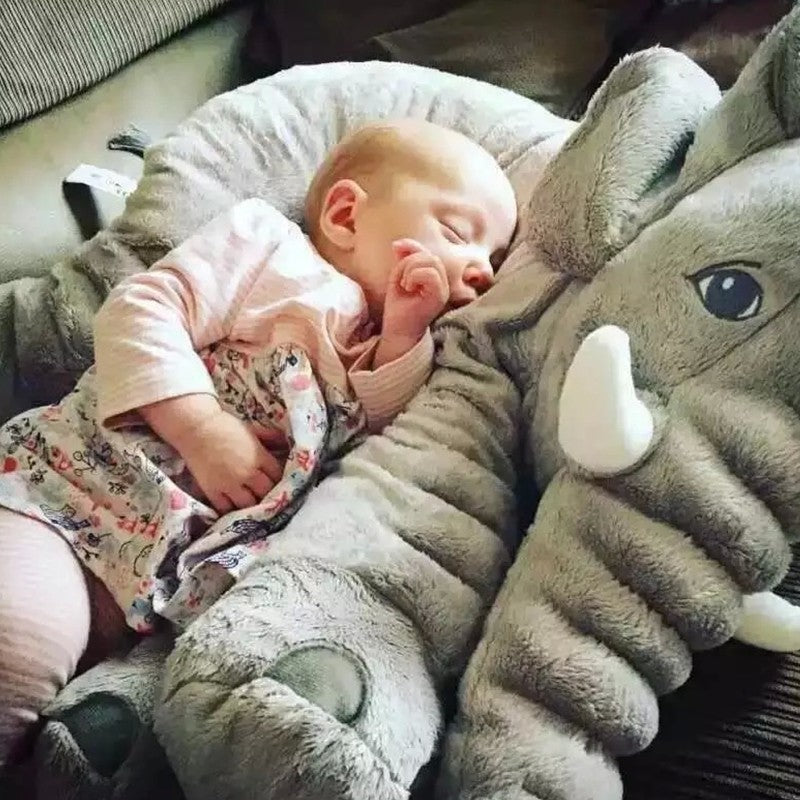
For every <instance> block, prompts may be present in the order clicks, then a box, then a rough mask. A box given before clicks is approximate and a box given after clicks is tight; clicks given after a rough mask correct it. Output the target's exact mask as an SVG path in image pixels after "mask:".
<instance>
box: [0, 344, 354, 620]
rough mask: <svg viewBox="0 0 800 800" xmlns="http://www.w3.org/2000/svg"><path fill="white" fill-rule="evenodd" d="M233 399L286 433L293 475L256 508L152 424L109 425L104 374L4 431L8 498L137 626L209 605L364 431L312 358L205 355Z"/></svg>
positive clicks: (1, 485) (0, 482)
mask: <svg viewBox="0 0 800 800" xmlns="http://www.w3.org/2000/svg"><path fill="white" fill-rule="evenodd" d="M201 356H202V358H203V361H204V363H205V365H206V367H207V369H208V372H209V374H210V375H211V378H212V381H213V383H214V387H215V389H216V391H217V394H218V399H219V402H220V404H221V406H222V407H223V408H224V409H225V410H227V411H229V412H230V413H232V414H235V415H236V416H238V417H239V418H241V419H243V420H246V421H252V422H257V423H260V424H261V425H264V426H266V427H272V428H276V429H279V430H280V431H282V432H283V433H284V434H285V435H286V438H287V440H288V442H289V446H290V452H289V456H288V460H287V462H286V466H285V469H284V473H283V477H282V479H281V480H280V481H279V482H278V483H277V484H276V485H275V487H274V488H273V489H272V491H271V492H270V493H269V494H268V495H267V496H266V497H264V498H263V500H262V502H261V503H260V505H258V506H256V507H255V508H252V509H246V510H243V511H235V512H233V513H230V514H227V515H225V516H223V517H220V516H219V515H218V514H217V513H216V512H215V511H214V510H213V509H212V508H211V507H210V506H208V505H207V504H206V503H205V502H204V501H203V500H202V499H201V493H200V492H199V489H198V488H197V486H196V485H195V484H194V481H193V479H192V477H191V475H190V474H189V472H188V470H187V469H186V466H185V464H184V463H183V461H182V459H181V458H180V456H179V455H178V453H177V452H176V451H175V450H174V449H173V448H171V447H170V446H169V445H168V444H166V443H165V442H163V441H162V440H160V439H158V438H157V437H156V436H155V435H154V434H153V433H152V432H151V431H150V430H149V429H148V428H147V427H146V426H144V425H129V426H127V427H124V428H121V429H117V430H114V429H110V428H107V427H104V426H101V425H100V424H99V423H98V421H97V420H98V414H97V392H96V386H95V371H94V368H92V369H90V370H89V371H88V372H87V373H86V374H85V375H84V376H83V377H82V379H81V380H80V381H79V383H78V385H77V386H76V388H75V390H74V391H73V392H72V393H71V394H69V395H68V396H67V397H66V398H64V400H62V401H61V402H60V403H59V404H57V405H52V406H47V407H44V408H38V409H34V410H32V411H28V412H25V413H23V414H21V415H19V416H17V417H16V418H14V419H12V420H11V421H10V422H8V423H7V424H6V425H5V426H3V427H2V428H0V506H3V507H5V508H8V509H11V510H13V511H16V512H19V513H21V514H24V515H27V516H29V517H32V518H34V519H37V520H40V521H42V522H45V523H47V524H49V525H51V526H52V527H53V528H55V529H56V530H57V531H58V532H59V533H60V534H61V535H62V536H63V537H64V538H65V539H66V540H67V541H68V542H69V543H70V544H71V545H72V547H73V548H74V550H75V553H76V554H77V556H78V558H79V559H80V560H81V561H82V563H83V564H84V565H85V566H86V567H87V568H88V569H89V570H90V571H91V572H92V573H94V574H95V575H96V576H97V577H98V578H99V579H100V580H101V581H102V582H103V583H104V584H105V585H106V586H107V587H108V589H109V591H110V592H111V594H112V595H113V596H114V598H115V599H116V601H117V603H118V604H119V605H120V607H121V608H122V609H123V610H124V611H125V613H126V618H127V621H128V624H129V625H130V626H131V627H132V628H134V629H135V630H137V631H140V632H143V633H146V632H149V631H150V630H152V628H153V626H154V624H155V621H156V615H161V616H164V617H166V618H168V619H169V620H171V621H172V622H174V623H176V624H177V625H180V626H184V625H186V624H188V623H189V622H191V621H192V619H194V618H195V617H196V616H197V615H198V614H199V613H200V612H202V611H203V610H205V609H206V608H208V607H209V606H210V605H211V603H213V602H214V601H215V600H216V599H217V598H218V597H219V596H220V595H221V594H222V593H223V592H224V591H225V590H226V589H227V588H229V587H230V586H231V585H232V584H233V583H234V582H235V581H236V579H237V577H238V576H239V574H240V573H241V571H242V569H243V568H244V567H245V566H246V565H247V564H249V563H251V562H252V561H253V559H255V558H257V557H258V555H259V553H260V552H261V551H262V550H263V549H264V548H265V547H267V546H268V538H267V537H268V536H269V534H270V533H273V532H274V531H276V530H279V529H280V528H281V527H283V526H284V525H285V524H286V523H287V521H288V520H289V519H290V518H291V517H292V515H293V514H294V512H295V510H296V509H297V508H298V506H299V504H300V503H301V502H302V499H303V497H304V495H305V494H306V492H308V490H309V489H310V488H311V487H312V486H313V485H314V481H315V479H316V477H317V475H318V473H319V470H320V467H321V466H322V465H323V464H324V462H325V460H326V459H329V458H331V457H338V456H339V455H341V454H342V452H344V451H345V450H346V449H348V448H350V447H352V446H353V445H354V444H355V443H356V442H357V441H359V440H360V438H361V437H362V435H363V433H364V431H365V428H366V424H365V417H364V413H363V410H362V408H361V406H360V404H359V403H358V402H357V401H356V400H354V399H353V398H352V397H347V396H345V395H344V394H343V393H342V392H341V391H339V390H337V389H336V388H334V387H332V386H325V385H321V384H320V382H319V381H318V379H317V378H316V376H315V374H314V371H313V369H312V365H311V363H310V360H309V358H308V356H307V354H306V353H305V352H304V351H303V350H302V349H300V348H298V347H296V346H293V345H283V346H281V347H278V348H274V349H272V350H271V351H269V352H264V353H263V354H259V355H252V354H249V353H245V352H241V351H237V350H236V349H234V348H232V347H231V346H230V345H215V346H212V347H209V348H207V349H206V350H204V351H203V352H202V353H201Z"/></svg>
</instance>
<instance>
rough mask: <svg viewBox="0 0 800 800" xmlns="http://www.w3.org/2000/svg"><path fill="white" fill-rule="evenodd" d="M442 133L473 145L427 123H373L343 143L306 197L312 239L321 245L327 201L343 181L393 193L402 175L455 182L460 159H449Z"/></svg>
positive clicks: (345, 139)
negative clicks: (354, 182) (445, 153)
mask: <svg viewBox="0 0 800 800" xmlns="http://www.w3.org/2000/svg"><path fill="white" fill-rule="evenodd" d="M442 135H447V136H452V137H457V138H458V139H463V140H464V141H465V142H469V140H468V139H467V138H466V137H462V136H461V134H457V133H455V132H454V131H450V130H447V129H445V128H440V127H439V126H438V125H434V124H433V123H430V122H424V121H423V120H398V121H396V122H380V123H372V124H369V125H365V126H363V127H361V128H358V129H357V130H355V131H354V132H353V133H351V134H349V135H348V136H346V137H345V138H344V139H342V141H341V142H339V144H338V145H336V147H334V148H333V150H331V152H330V153H329V154H328V156H327V157H326V158H325V160H324V161H323V162H322V165H321V166H320V168H319V169H318V170H317V172H316V174H315V175H314V178H313V180H312V181H311V186H310V187H309V190H308V194H307V195H306V203H305V223H306V230H307V231H308V234H309V236H310V237H311V240H312V241H313V242H314V243H315V244H316V243H317V242H318V239H319V235H320V224H319V220H320V215H321V214H322V208H323V204H324V202H325V197H326V196H327V194H328V192H329V191H330V189H331V187H332V186H334V185H335V184H336V182H337V181H340V180H342V179H345V178H349V179H350V180H354V181H357V182H358V183H360V184H361V185H362V187H363V188H364V189H365V191H368V192H370V193H371V194H372V193H376V192H385V191H388V190H389V189H390V188H391V186H392V185H393V183H394V179H396V178H397V177H400V176H403V177H405V178H407V177H416V178H420V179H424V180H426V181H430V182H443V183H452V181H453V176H454V174H457V171H458V165H457V159H455V158H454V159H452V160H448V159H447V158H446V157H444V156H443V152H442V150H443V148H442V146H441V144H442V143H441V136H442ZM435 138H436V140H437V141H436V143H437V144H438V147H437V146H436V144H435V143H434V139H435ZM469 144H470V145H471V146H475V145H472V143H471V142H470V143H469Z"/></svg>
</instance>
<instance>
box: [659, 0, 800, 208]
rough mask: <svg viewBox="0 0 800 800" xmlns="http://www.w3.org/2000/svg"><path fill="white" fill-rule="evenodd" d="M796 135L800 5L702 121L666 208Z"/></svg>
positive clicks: (798, 131)
mask: <svg viewBox="0 0 800 800" xmlns="http://www.w3.org/2000/svg"><path fill="white" fill-rule="evenodd" d="M798 134H800V5H796V6H795V7H794V9H793V10H792V11H790V12H789V13H788V14H787V15H786V16H785V17H784V18H783V19H782V20H781V21H780V22H779V23H778V24H777V25H776V26H775V28H774V29H773V30H772V32H771V33H770V34H769V36H767V37H766V38H765V39H764V41H763V42H762V43H761V45H760V47H759V48H758V50H756V52H755V53H754V54H753V56H752V58H751V59H750V61H748V63H747V64H746V65H745V67H744V69H743V70H742V72H741V74H740V75H739V79H738V80H737V81H736V83H735V84H734V85H733V86H732V87H731V89H730V90H729V91H728V92H726V94H725V96H724V98H723V99H722V101H721V102H720V103H719V104H718V105H717V106H716V107H715V108H714V109H713V110H712V111H711V112H709V113H708V114H706V116H705V118H704V119H703V120H702V122H701V123H700V125H699V126H698V129H697V134H696V136H695V141H694V144H693V145H692V147H691V148H690V150H689V152H688V154H687V156H686V162H685V164H684V168H683V170H682V173H681V177H680V180H679V181H677V182H676V183H675V185H674V186H673V189H672V192H671V197H670V199H669V205H674V203H675V202H677V201H678V200H680V198H681V197H685V196H686V195H688V194H691V192H693V191H694V190H695V189H697V188H699V187H700V186H702V185H703V184H705V183H708V181H710V180H711V179H712V178H713V177H714V176H716V175H719V174H720V173H721V172H723V171H724V170H726V169H729V168H730V167H732V166H733V165H734V164H736V163H738V162H739V161H742V160H743V159H745V158H747V157H748V156H750V155H752V154H754V153H757V152H759V151H760V150H765V149H766V148H768V147H772V146H773V145H776V144H778V143H779V142H782V141H784V140H786V139H794V138H796V137H797V136H798Z"/></svg>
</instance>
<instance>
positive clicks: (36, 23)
mask: <svg viewBox="0 0 800 800" xmlns="http://www.w3.org/2000/svg"><path fill="white" fill-rule="evenodd" d="M228 2H230V0H147V2H136V0H3V1H2V2H1V3H0V128H3V127H5V126H6V125H9V124H11V123H14V122H18V121H20V120H23V119H25V118H26V117H30V116H31V115H33V114H36V113H38V112H40V111H44V110H45V109H47V108H50V107H51V106H53V105H55V104H56V103H60V102H61V101H62V100H65V99H67V98H68V97H71V96H72V95H74V94H77V93H78V92H81V91H83V90H84V89H86V88H88V87H90V86H92V85H94V84H96V83H98V82H99V81H101V80H103V79H104V78H106V77H107V76H108V75H110V74H112V73H113V72H115V71H117V70H119V69H120V68H122V67H123V66H125V65H126V64H128V63H129V62H131V61H132V60H134V59H135V58H137V57H138V56H140V55H141V54H142V53H144V52H146V51H147V50H150V49H151V48H153V47H155V46H156V45H157V44H159V43H161V42H163V41H164V40H165V39H168V38H169V37H170V36H173V35H174V34H175V33H177V32H178V31H180V30H182V29H183V28H185V27H187V26H188V25H190V24H191V23H192V22H194V21H195V20H197V19H199V18H200V17H202V16H204V15H205V14H208V13H209V12H211V11H213V10H214V9H216V8H219V7H220V6H223V5H226V4H227V3H228Z"/></svg>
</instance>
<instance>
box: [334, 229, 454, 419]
mask: <svg viewBox="0 0 800 800" xmlns="http://www.w3.org/2000/svg"><path fill="white" fill-rule="evenodd" d="M395 251H396V254H397V258H398V263H397V269H396V270H395V273H394V275H393V276H392V280H391V281H390V285H389V290H388V292H387V295H386V303H385V306H384V313H383V325H382V329H381V335H380V337H379V339H378V344H377V346H376V347H375V349H374V350H373V351H371V352H370V353H367V354H365V355H364V356H363V357H362V358H361V359H359V361H358V362H357V363H356V364H355V365H354V366H353V368H352V369H351V370H350V382H351V384H352V386H353V389H354V390H355V393H356V396H357V397H358V398H359V400H360V401H361V404H362V405H363V407H364V411H365V413H366V415H367V422H368V425H369V429H370V431H371V432H373V433H378V432H380V431H381V430H382V429H383V427H384V426H385V425H387V424H388V423H389V422H391V421H392V420H393V419H394V418H395V417H396V416H397V415H398V414H399V413H400V412H401V411H402V410H403V409H404V408H405V407H406V406H407V405H408V403H409V401H410V400H411V398H412V397H413V396H414V395H415V394H416V393H417V392H418V391H419V390H420V389H421V388H422V386H423V385H424V384H425V382H426V381H427V380H428V377H429V376H430V373H431V369H432V368H433V339H432V337H431V332H430V325H431V323H432V322H433V321H434V320H435V319H436V318H437V317H438V316H439V315H440V314H441V313H442V311H444V309H445V307H446V305H447V300H448V297H449V288H448V284H447V276H446V274H445V271H444V267H443V266H442V264H441V262H440V261H439V260H438V259H436V258H435V257H434V256H432V255H431V254H430V253H428V252H425V251H424V250H422V249H421V248H420V246H419V245H418V244H417V243H416V242H412V241H410V240H409V241H401V242H397V243H396V245H395Z"/></svg>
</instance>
